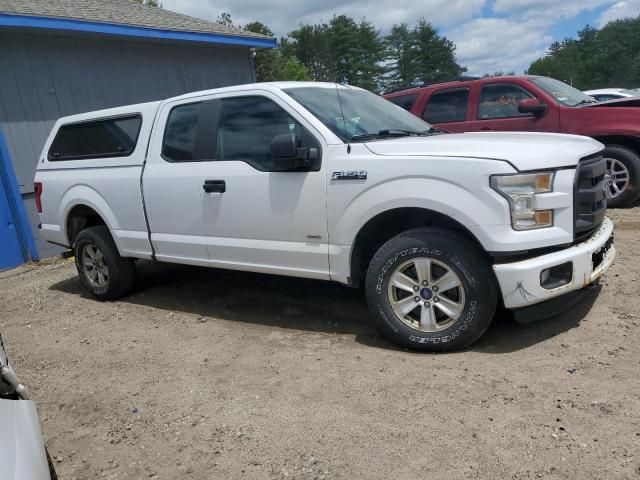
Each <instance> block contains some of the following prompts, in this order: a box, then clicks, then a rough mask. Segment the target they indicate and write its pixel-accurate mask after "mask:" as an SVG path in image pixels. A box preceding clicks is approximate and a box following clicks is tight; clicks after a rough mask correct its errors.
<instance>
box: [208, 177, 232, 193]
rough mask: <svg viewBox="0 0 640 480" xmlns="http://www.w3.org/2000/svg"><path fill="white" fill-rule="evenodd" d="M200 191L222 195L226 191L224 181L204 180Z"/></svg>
mask: <svg viewBox="0 0 640 480" xmlns="http://www.w3.org/2000/svg"><path fill="white" fill-rule="evenodd" d="M202 189H203V190H204V191H205V192H207V193H224V192H226V191H227V184H226V183H225V181H224V180H205V181H204V185H202Z"/></svg>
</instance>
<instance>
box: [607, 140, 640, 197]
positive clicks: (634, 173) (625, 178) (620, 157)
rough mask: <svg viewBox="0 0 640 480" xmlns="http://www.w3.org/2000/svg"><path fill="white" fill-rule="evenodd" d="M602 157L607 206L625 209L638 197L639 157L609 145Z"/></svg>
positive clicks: (639, 179)
mask: <svg viewBox="0 0 640 480" xmlns="http://www.w3.org/2000/svg"><path fill="white" fill-rule="evenodd" d="M603 156H604V158H605V161H606V162H607V171H606V173H605V179H604V180H605V188H606V194H607V206H608V207H611V208H619V207H627V206H629V205H631V204H632V203H633V202H635V201H636V200H637V199H638V197H640V157H639V156H638V154H637V153H635V152H634V151H633V150H631V149H629V148H627V147H622V146H618V145H609V146H607V147H606V148H605V149H604V152H603Z"/></svg>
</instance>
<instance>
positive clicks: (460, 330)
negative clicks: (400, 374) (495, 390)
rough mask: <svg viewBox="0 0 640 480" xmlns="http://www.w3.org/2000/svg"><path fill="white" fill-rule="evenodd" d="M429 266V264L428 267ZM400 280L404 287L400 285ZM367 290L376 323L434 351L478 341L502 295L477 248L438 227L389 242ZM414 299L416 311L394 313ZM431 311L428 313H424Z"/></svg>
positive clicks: (402, 341) (400, 339) (404, 342)
mask: <svg viewBox="0 0 640 480" xmlns="http://www.w3.org/2000/svg"><path fill="white" fill-rule="evenodd" d="M425 264H429V265H430V266H429V268H428V269H426V270H425V267H424V265H425ZM418 268H420V269H421V270H422V272H423V273H422V274H418ZM451 272H453V274H454V275H450V273H451ZM397 273H402V274H404V275H405V276H406V277H407V278H403V277H401V276H396V274H397ZM427 277H428V280H426V279H427ZM392 278H393V279H394V282H393V283H392ZM445 280H446V281H445ZM424 281H427V284H426V285H425V284H424V283H422V282H424ZM398 282H399V284H401V285H402V287H403V288H398V287H397V286H396V285H397V284H398ZM407 282H409V283H408V284H407ZM454 284H456V285H459V286H454V287H453V288H451V289H449V290H447V291H444V290H441V291H440V293H438V292H437V290H436V289H438V285H441V286H442V287H445V286H446V287H449V286H450V285H454ZM416 287H418V291H415V288H416ZM431 288H433V290H431ZM365 289H366V294H367V303H368V304H369V308H370V310H371V311H372V313H374V318H375V320H376V323H377V325H378V327H379V328H380V330H381V331H382V332H383V333H384V334H385V335H386V336H387V337H388V338H389V339H390V340H392V341H393V342H394V343H397V344H399V345H401V346H403V347H407V348H411V349H415V350H422V351H431V352H433V351H444V350H457V349H461V348H465V347H468V346H469V345H471V344H472V343H473V342H475V341H476V340H477V339H478V338H480V336H482V334H483V333H484V332H485V331H486V330H487V328H488V327H489V324H490V323H491V320H492V319H493V315H494V313H495V310H496V304H497V299H498V290H497V288H496V282H495V280H494V278H493V275H492V270H491V266H490V265H489V263H488V262H487V261H486V259H485V258H484V256H483V255H482V254H481V253H480V251H479V249H478V248H477V247H476V246H475V245H474V244H473V243H471V242H470V241H469V240H467V239H466V238H464V237H462V236H460V235H458V234H456V233H454V232H451V231H448V230H444V229H440V228H436V227H428V228H417V229H414V230H409V231H407V232H404V233H402V234H400V235H398V236H396V237H394V238H392V239H391V240H389V241H388V242H387V243H385V244H384V245H383V246H382V247H381V248H380V249H379V250H378V252H377V253H376V254H375V256H374V258H373V260H372V261H371V264H370V265H369V269H368V271H367V278H366V286H365ZM412 290H413V292H412V293H410V294H409V291H412ZM438 290H439V289H438ZM407 295H408V296H407ZM407 298H408V299H409V300H407ZM418 299H419V300H418ZM413 301H415V305H417V306H416V307H415V309H414V310H412V311H410V312H409V313H408V314H407V315H406V316H403V317H402V318H401V316H400V315H401V314H400V313H398V314H397V313H396V311H397V310H403V308H404V307H405V306H406V309H410V308H411V302H413ZM447 301H448V302H447ZM392 302H397V303H394V304H392ZM394 305H395V307H396V311H394ZM443 309H447V310H449V312H454V315H448V314H445V313H444V311H443ZM427 310H428V311H429V312H430V313H428V312H427V313H424V312H425V311H427ZM423 315H424V316H423ZM443 316H445V317H447V318H446V319H444V318H443ZM425 320H426V321H425ZM423 325H424V328H423Z"/></svg>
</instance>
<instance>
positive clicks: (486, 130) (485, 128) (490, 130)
mask: <svg viewBox="0 0 640 480" xmlns="http://www.w3.org/2000/svg"><path fill="white" fill-rule="evenodd" d="M480 130H482V131H483V132H493V128H489V127H482V128H481V129H480Z"/></svg>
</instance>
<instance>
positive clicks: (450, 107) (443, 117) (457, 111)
mask: <svg viewBox="0 0 640 480" xmlns="http://www.w3.org/2000/svg"><path fill="white" fill-rule="evenodd" d="M468 102H469V89H467V88H457V89H455V90H442V91H439V92H435V93H433V94H432V95H431V97H429V101H428V102H427V106H426V108H425V109H424V113H423V114H422V118H423V119H424V120H426V121H427V122H429V123H446V122H464V121H465V120H466V119H467V104H468Z"/></svg>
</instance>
